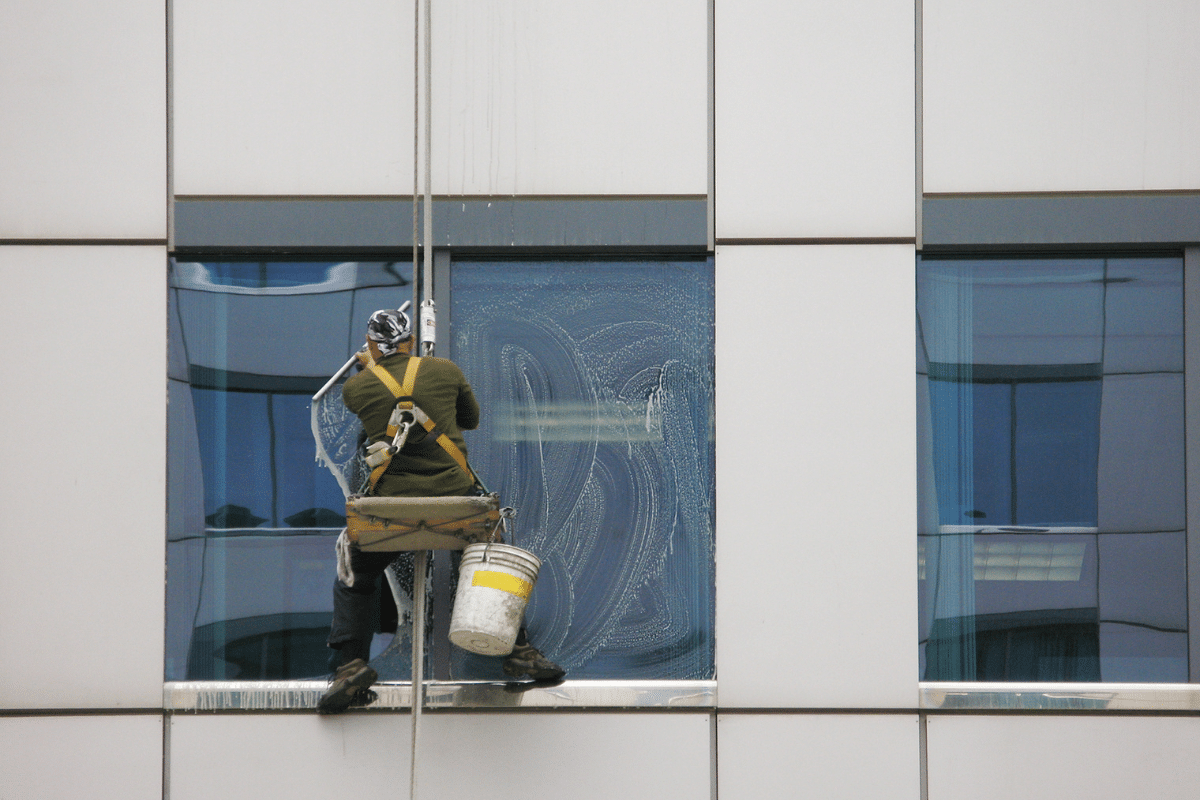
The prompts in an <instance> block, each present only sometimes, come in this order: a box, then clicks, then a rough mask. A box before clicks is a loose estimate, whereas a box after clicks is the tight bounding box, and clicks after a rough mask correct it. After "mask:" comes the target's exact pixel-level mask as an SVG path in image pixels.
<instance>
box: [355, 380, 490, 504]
mask: <svg viewBox="0 0 1200 800" xmlns="http://www.w3.org/2000/svg"><path fill="white" fill-rule="evenodd" d="M420 368H421V357H420V356H410V357H409V359H408V365H407V366H406V367H405V369H404V382H403V384H400V383H396V379H395V378H393V377H392V375H391V373H390V372H388V371H387V370H386V369H384V368H383V367H381V366H379V365H378V364H376V363H374V362H373V361H372V362H371V363H369V364H368V365H367V369H369V370H371V373H372V374H373V375H374V376H375V377H376V378H378V379H379V382H380V383H382V384H383V385H384V386H386V387H387V389H388V391H389V392H391V393H392V396H393V397H395V398H396V407H395V408H394V409H392V416H391V417H390V418H389V419H388V426H387V439H386V440H384V441H379V442H375V443H374V444H371V445H369V446H368V447H367V457H366V461H367V465H368V466H369V467H371V476H370V478H369V479H368V481H369V483H370V491H371V492H374V491H375V484H376V483H378V482H379V479H380V477H382V476H383V473H384V472H386V471H387V468H388V466H389V465H390V464H391V463H392V458H393V457H394V456H395V455H396V453H399V452H400V450H401V448H403V447H404V444H405V442H406V441H408V434H409V431H411V429H412V427H413V425H414V424H416V425H420V426H421V427H422V428H424V429H425V433H426V436H432V437H433V441H434V442H435V443H436V444H438V445H440V446H441V448H442V449H443V450H445V451H446V453H448V454H449V456H450V458H452V459H454V463H455V464H458V466H459V467H460V468H461V469H462V471H463V472H465V473H467V477H469V478H470V479H471V482H472V483H474V484H476V485H479V479H478V478H477V477H475V473H474V472H473V471H472V470H471V466H470V464H468V463H467V457H466V455H465V454H464V453H463V451H462V450H461V449H460V448H459V446H458V445H456V444H455V443H454V442H453V441H452V440H451V439H450V437H449V436H447V435H446V434H445V433H444V432H443V431H441V430H440V429H439V428H438V427H437V424H436V423H435V422H434V421H433V420H432V419H430V417H429V415H428V414H426V413H425V412H424V411H422V410H421V408H420V406H418V405H417V404H416V403H414V402H413V396H412V393H413V387H414V386H416V383H417V371H418V370H419V369H420Z"/></svg>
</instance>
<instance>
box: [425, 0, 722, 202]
mask: <svg viewBox="0 0 1200 800" xmlns="http://www.w3.org/2000/svg"><path fill="white" fill-rule="evenodd" d="M433 28H434V35H433V48H434V51H433V61H434V65H433V76H434V77H433V80H434V85H433V98H434V104H435V110H434V121H433V125H434V130H433V137H432V138H433V147H434V151H433V159H434V160H433V175H434V191H435V192H436V193H438V194H444V193H448V194H452V195H456V194H467V195H473V194H475V195H477V194H486V195H493V194H495V195H507V194H700V195H702V194H705V193H707V191H708V169H707V154H708V135H707V119H708V104H707V99H706V94H707V92H708V77H707V64H708V56H707V50H708V33H707V28H708V10H707V3H706V2H705V0H575V2H571V3H528V2H517V1H516V0H484V2H480V0H452V1H451V2H448V3H438V4H434V12H433Z"/></svg>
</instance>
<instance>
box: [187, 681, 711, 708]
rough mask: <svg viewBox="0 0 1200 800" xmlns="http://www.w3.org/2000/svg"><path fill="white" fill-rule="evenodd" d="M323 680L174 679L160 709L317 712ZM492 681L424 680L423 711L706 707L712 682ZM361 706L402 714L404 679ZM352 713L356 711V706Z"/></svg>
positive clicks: (407, 696) (407, 702) (408, 703)
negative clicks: (536, 684)
mask: <svg viewBox="0 0 1200 800" xmlns="http://www.w3.org/2000/svg"><path fill="white" fill-rule="evenodd" d="M328 686H329V684H328V683H326V682H325V681H178V682H169V683H166V684H164V685H163V708H165V709H166V710H168V711H183V712H232V711H302V710H315V709H316V707H317V700H318V699H319V698H320V697H321V695H322V694H323V693H324V692H325V690H326V688H328ZM517 686H520V684H506V683H498V682H495V681H454V682H451V681H427V682H426V683H425V705H424V707H423V708H424V709H425V710H438V709H479V710H485V709H515V708H523V709H560V710H561V709H567V710H570V709H578V710H583V709H607V708H622V709H664V710H665V709H711V708H715V707H716V704H717V683H716V681H584V680H580V681H564V682H563V683H561V684H559V685H557V686H548V687H540V686H539V687H535V688H530V689H526V690H524V691H521V690H518V689H517V688H516V687H517ZM371 688H372V689H373V690H374V691H375V692H376V694H377V695H378V696H379V697H378V699H377V700H376V701H375V702H373V703H372V704H371V705H370V706H369V707H366V708H364V709H363V711H366V712H371V711H407V710H409V709H410V708H411V707H412V686H411V684H409V683H408V682H403V683H401V682H381V683H377V684H375V686H373V687H371ZM356 711H357V709H356Z"/></svg>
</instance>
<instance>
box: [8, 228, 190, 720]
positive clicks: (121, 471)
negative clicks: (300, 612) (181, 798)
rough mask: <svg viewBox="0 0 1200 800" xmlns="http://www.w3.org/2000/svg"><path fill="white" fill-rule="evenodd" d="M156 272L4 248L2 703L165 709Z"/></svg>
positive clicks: (128, 259) (108, 251) (142, 262)
mask: <svg viewBox="0 0 1200 800" xmlns="http://www.w3.org/2000/svg"><path fill="white" fill-rule="evenodd" d="M165 266H166V251H165V248H161V247H125V246H115V247H3V248H0V282H2V284H3V286H4V287H5V291H4V292H3V293H0V372H2V373H3V374H4V375H7V376H10V379H11V380H12V381H13V383H12V384H10V386H9V388H8V390H7V391H5V392H3V393H0V419H3V420H4V421H5V426H4V436H5V442H4V448H3V451H2V454H0V474H3V475H4V480H3V481H0V508H4V509H7V511H6V513H7V515H8V516H7V518H8V520H9V523H8V526H7V527H6V528H5V537H4V540H5V554H4V558H3V559H0V639H2V640H3V641H4V642H6V645H5V646H4V647H0V674H2V675H4V680H3V681H0V707H3V708H146V707H156V706H159V705H161V703H162V659H163V564H164V563H165V562H164V559H165V551H164V535H163V533H164V516H165V508H164V499H163V498H164V493H165V489H166V485H165V484H166V476H165V458H164V453H165V452H166V436H165V431H166V356H167V353H166V343H167V342H166V303H165V300H166V269H165ZM34 609H36V613H33V610H34Z"/></svg>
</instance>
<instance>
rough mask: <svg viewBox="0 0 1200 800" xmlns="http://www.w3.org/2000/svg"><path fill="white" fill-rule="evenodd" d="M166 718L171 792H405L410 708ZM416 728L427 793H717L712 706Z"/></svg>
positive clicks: (484, 718)
mask: <svg viewBox="0 0 1200 800" xmlns="http://www.w3.org/2000/svg"><path fill="white" fill-rule="evenodd" d="M171 726H172V728H171V765H170V766H171V798H172V800H207V798H213V799H214V800H218V799H219V800H238V799H239V798H246V799H247V800H251V799H254V800H257V798H261V797H343V796H345V797H392V796H396V795H400V796H407V792H408V781H409V747H410V742H411V740H410V738H409V737H410V731H411V720H410V718H409V717H408V715H406V714H347V715H344V716H340V717H320V716H318V715H316V714H312V715H301V716H295V715H286V716H237V717H232V716H225V717H212V716H209V717H187V716H175V717H173V718H172V721H171ZM421 726H422V727H421V751H420V753H419V755H418V758H419V759H420V762H421V771H420V777H419V781H420V789H419V793H420V794H421V796H423V797H437V798H440V799H441V800H459V799H460V798H461V800H475V799H476V798H479V797H571V798H580V799H581V800H590V799H591V798H595V800H609V799H610V798H613V797H654V798H664V800H672V799H674V798H678V800H693V798H697V797H708V796H709V794H710V790H709V741H710V734H709V717H708V715H706V714H636V715H624V716H615V715H595V714H426V715H425V716H423V717H422V719H421ZM217 765H219V767H218V766H217Z"/></svg>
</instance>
